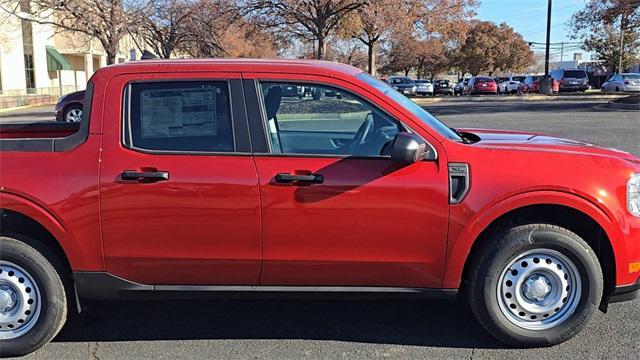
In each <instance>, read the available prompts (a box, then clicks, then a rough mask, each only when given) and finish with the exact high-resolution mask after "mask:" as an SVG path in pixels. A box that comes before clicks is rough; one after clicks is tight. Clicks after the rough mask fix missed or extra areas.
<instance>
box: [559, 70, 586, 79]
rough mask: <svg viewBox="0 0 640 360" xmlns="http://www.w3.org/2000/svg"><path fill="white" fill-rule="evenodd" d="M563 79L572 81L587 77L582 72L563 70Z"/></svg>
mask: <svg viewBox="0 0 640 360" xmlns="http://www.w3.org/2000/svg"><path fill="white" fill-rule="evenodd" d="M564 77H566V78H572V79H582V78H586V77H587V73H585V72H584V71H582V70H565V71H564Z"/></svg>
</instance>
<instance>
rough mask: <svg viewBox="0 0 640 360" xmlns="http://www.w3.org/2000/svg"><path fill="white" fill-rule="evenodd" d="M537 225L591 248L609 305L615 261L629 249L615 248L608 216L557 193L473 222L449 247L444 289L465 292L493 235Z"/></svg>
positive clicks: (527, 198) (508, 204)
mask: <svg viewBox="0 0 640 360" xmlns="http://www.w3.org/2000/svg"><path fill="white" fill-rule="evenodd" d="M541 195H542V196H541ZM535 222H544V223H550V224H554V225H558V226H562V227H564V228H567V229H568V230H570V231H572V232H574V233H576V234H577V235H578V236H580V237H581V238H583V239H584V240H585V241H586V242H587V243H588V244H589V245H590V246H591V248H592V249H593V250H594V252H595V253H596V255H597V256H598V260H599V261H600V264H601V266H602V270H603V275H604V281H605V293H604V297H603V303H605V304H606V302H607V301H608V296H609V295H611V294H612V293H613V291H614V289H615V286H616V270H617V266H616V260H618V258H620V257H622V258H625V257H626V249H625V248H624V247H622V246H618V247H616V246H615V243H614V241H613V239H612V237H614V236H615V235H614V234H612V232H613V229H614V227H613V222H612V220H611V216H610V215H609V214H607V213H605V212H604V211H603V210H602V209H600V208H599V207H597V206H596V205H594V204H592V203H591V202H590V201H588V200H586V199H584V198H581V197H579V196H577V195H573V194H567V193H562V192H556V191H542V192H534V193H526V194H520V195H517V196H514V197H513V198H509V199H506V200H503V201H502V202H500V203H498V204H496V205H494V206H493V207H492V208H491V209H488V210H486V211H485V212H484V214H483V215H480V216H479V217H478V218H477V219H475V221H471V222H470V223H471V224H470V225H468V226H467V227H466V228H465V230H463V231H462V232H461V233H460V236H459V237H458V239H457V240H456V242H455V243H456V245H455V246H452V247H450V251H449V254H448V256H447V266H446V268H445V275H444V280H443V286H444V287H452V288H456V287H459V288H461V289H463V290H464V286H465V281H466V279H467V274H468V271H469V268H470V263H472V260H473V257H474V255H475V254H476V253H477V250H478V249H479V248H480V247H481V245H482V244H484V243H485V242H487V241H490V235H491V234H492V233H495V232H496V231H501V230H502V229H503V228H505V227H509V226H515V225H522V224H527V223H535ZM465 249H466V250H465ZM616 254H618V256H617V257H616ZM605 308H606V307H605Z"/></svg>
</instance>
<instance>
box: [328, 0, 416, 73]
mask: <svg viewBox="0 0 640 360" xmlns="http://www.w3.org/2000/svg"><path fill="white" fill-rule="evenodd" d="M413 3H415V1H410V0H369V1H367V2H366V3H365V4H364V6H361V7H359V8H358V9H356V10H355V11H353V12H352V13H350V14H348V15H347V16H345V18H344V21H343V23H342V25H341V27H342V29H341V31H340V32H341V35H343V36H345V37H353V38H354V39H358V40H359V41H360V42H362V44H364V45H365V46H366V47H367V70H368V72H369V74H372V75H375V74H376V55H377V52H378V45H379V44H380V42H381V41H383V40H384V39H385V38H386V37H387V36H388V35H389V34H390V33H391V32H392V31H393V29H394V28H395V29H398V28H402V27H404V28H408V29H411V28H412V26H413V22H414V21H415V20H416V19H415V13H414V14H412V9H414V8H415V7H414V6H413V5H415V4H413ZM399 13H401V14H403V16H398V14H399Z"/></svg>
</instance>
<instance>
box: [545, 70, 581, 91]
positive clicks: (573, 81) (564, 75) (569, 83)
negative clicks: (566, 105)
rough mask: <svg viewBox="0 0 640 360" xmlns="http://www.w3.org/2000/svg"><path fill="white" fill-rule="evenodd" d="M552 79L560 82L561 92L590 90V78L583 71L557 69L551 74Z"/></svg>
mask: <svg viewBox="0 0 640 360" xmlns="http://www.w3.org/2000/svg"><path fill="white" fill-rule="evenodd" d="M551 77H552V78H553V79H554V80H556V81H557V82H558V84H559V91H560V92H563V91H582V92H584V91H587V89H589V76H588V75H587V72H586V71H584V70H582V69H556V70H553V71H552V72H551Z"/></svg>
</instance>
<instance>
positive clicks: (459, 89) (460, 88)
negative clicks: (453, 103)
mask: <svg viewBox="0 0 640 360" xmlns="http://www.w3.org/2000/svg"><path fill="white" fill-rule="evenodd" d="M468 80H469V79H459V80H458V82H457V83H456V84H455V85H454V87H453V93H454V95H462V93H463V92H464V87H465V86H467V82H468Z"/></svg>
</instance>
